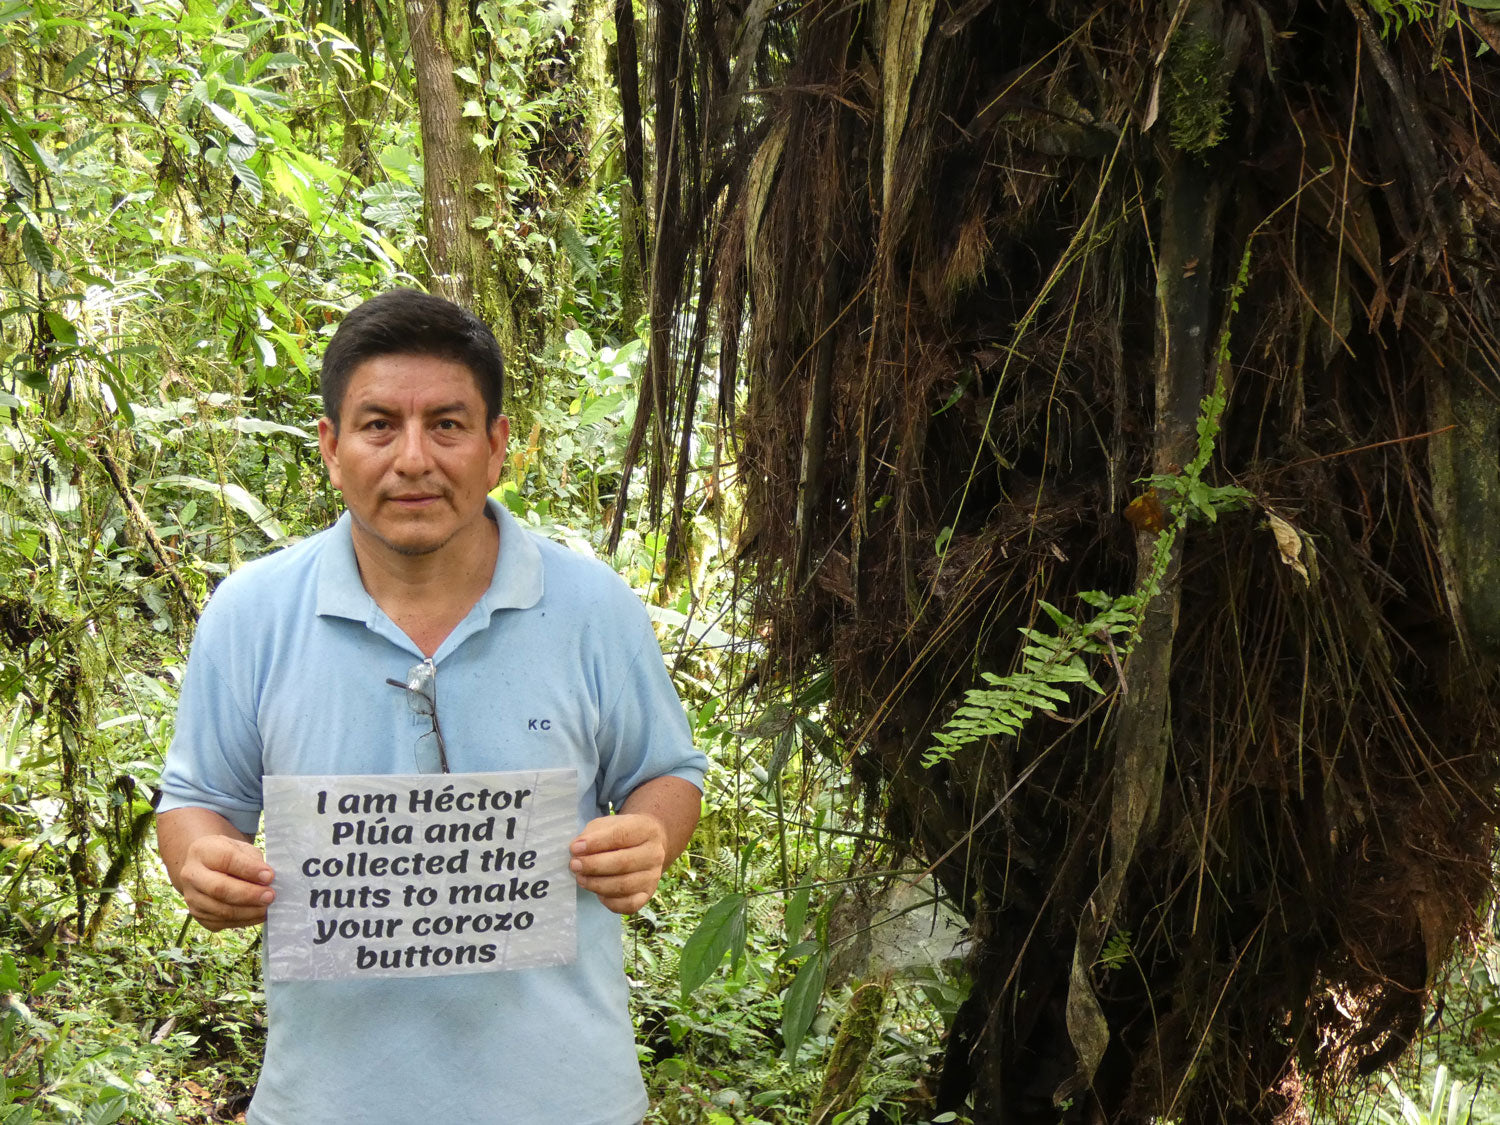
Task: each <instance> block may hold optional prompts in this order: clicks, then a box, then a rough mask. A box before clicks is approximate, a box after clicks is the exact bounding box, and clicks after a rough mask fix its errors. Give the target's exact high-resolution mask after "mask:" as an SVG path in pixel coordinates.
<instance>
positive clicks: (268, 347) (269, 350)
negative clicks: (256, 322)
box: [255, 334, 276, 367]
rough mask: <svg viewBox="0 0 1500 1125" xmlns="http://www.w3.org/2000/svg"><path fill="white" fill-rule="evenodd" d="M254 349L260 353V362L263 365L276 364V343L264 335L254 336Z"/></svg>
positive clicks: (271, 365)
mask: <svg viewBox="0 0 1500 1125" xmlns="http://www.w3.org/2000/svg"><path fill="white" fill-rule="evenodd" d="M255 349H256V351H258V352H259V353H260V362H261V365H262V366H264V367H275V366H276V345H275V344H273V343H271V341H270V340H267V339H266V338H265V337H264V336H261V335H259V334H257V335H256V336H255Z"/></svg>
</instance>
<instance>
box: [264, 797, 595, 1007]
mask: <svg viewBox="0 0 1500 1125" xmlns="http://www.w3.org/2000/svg"><path fill="white" fill-rule="evenodd" d="M264 793H265V837H266V862H267V863H269V864H270V865H271V867H272V869H273V870H274V871H275V872H276V879H275V883H274V886H275V888H276V901H275V902H273V903H272V904H271V908H270V911H269V915H268V917H267V919H266V956H267V967H268V972H269V974H270V978H271V979H272V980H327V979H332V978H339V977H355V978H365V979H367V978H372V977H421V976H445V975H448V974H452V973H491V972H496V971H498V970H500V969H522V968H534V967H536V966H541V965H565V964H568V963H569V962H571V961H573V960H574V959H575V958H576V957H577V954H578V943H577V931H576V913H577V883H576V882H574V880H573V875H572V873H571V872H570V871H569V870H568V860H569V854H568V845H569V844H570V843H571V842H572V841H573V839H574V838H575V837H576V836H577V835H578V780H577V771H575V770H541V771H526V772H515V773H454V774H433V773H419V774H378V775H367V774H350V775H340V776H330V777H283V776H270V777H266V778H265V779H264Z"/></svg>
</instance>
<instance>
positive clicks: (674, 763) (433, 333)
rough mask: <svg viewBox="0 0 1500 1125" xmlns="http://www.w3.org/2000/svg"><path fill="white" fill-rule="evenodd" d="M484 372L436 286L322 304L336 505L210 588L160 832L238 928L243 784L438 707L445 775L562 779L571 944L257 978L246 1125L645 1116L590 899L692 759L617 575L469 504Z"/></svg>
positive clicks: (488, 458) (667, 800) (329, 760)
mask: <svg viewBox="0 0 1500 1125" xmlns="http://www.w3.org/2000/svg"><path fill="white" fill-rule="evenodd" d="M502 380H503V368H502V363H501V357H500V350H499V347H498V346H497V344H496V343H495V339H494V337H493V335H492V334H491V333H490V331H489V330H488V329H487V328H486V327H485V326H484V325H483V324H482V323H481V322H480V321H479V320H478V319H476V318H475V317H473V316H472V315H470V314H469V313H467V312H464V311H463V310H461V309H459V308H458V307H457V306H455V305H452V304H450V303H449V302H447V301H443V300H440V299H438V298H435V297H430V296H427V295H425V294H421V293H416V292H412V291H407V290H398V291H395V292H391V293H387V294H384V295H383V296H380V297H376V298H374V299H373V300H370V301H367V302H366V303H365V304H363V305H361V306H360V307H359V308H357V309H355V310H354V311H353V312H352V313H350V314H349V315H348V316H347V317H346V318H345V320H344V322H343V323H342V324H341V326H340V327H339V330H338V332H337V333H336V334H335V336H334V338H333V340H332V342H331V343H330V344H329V347H328V350H327V353H326V355H325V357H324V361H323V371H322V391H323V403H324V410H325V411H326V414H327V416H326V417H324V418H323V419H322V420H321V421H320V422H319V423H318V442H319V447H320V449H321V452H322V455H323V460H324V463H325V464H326V465H327V467H328V473H329V477H330V479H331V481H332V483H333V485H334V487H335V488H337V489H339V490H340V491H341V492H342V493H343V497H344V504H345V507H346V509H347V511H346V512H345V514H344V515H343V517H342V518H340V520H339V521H338V523H337V524H335V525H334V527H333V528H331V529H329V530H328V531H325V532H323V533H321V534H319V535H315V536H312V537H311V538H309V539H307V540H305V541H304V542H302V543H299V544H297V545H296V546H293V547H290V548H288V549H286V550H284V551H281V552H278V553H277V554H275V555H272V556H270V557H269V558H266V559H263V560H259V561H257V562H255V563H252V564H250V565H249V566H247V567H245V568H244V569H242V570H240V571H239V572H238V573H236V574H234V575H232V576H231V577H230V578H228V579H226V580H225V581H224V582H223V583H222V584H221V585H220V586H219V588H218V590H217V591H216V592H215V594H214V597H213V598H212V600H211V601H210V602H209V604H208V606H207V608H206V609H205V611H204V614H203V617H202V620H201V622H200V623H199V626H198V632H197V635H196V637H195V638H194V641H193V649H192V655H191V657H190V658H189V661H188V669H187V674H186V677H185V679H184V681H183V687H182V697H181V702H180V705H179V710H178V718H177V732H176V737H175V738H174V740H173V743H172V748H171V750H170V752H169V754H168V758H167V765H166V768H165V769H164V771H163V774H162V793H163V796H162V800H161V804H160V806H159V819H158V837H159V841H160V847H161V853H162V858H163V859H164V860H165V862H166V865H167V870H168V872H169V873H170V875H171V877H172V882H173V884H174V885H175V886H176V887H177V888H178V889H179V890H180V891H181V892H182V895H183V897H184V899H185V900H186V902H187V905H188V909H189V910H190V912H191V913H192V915H193V917H195V918H197V919H198V920H199V921H200V922H201V923H202V924H203V925H204V926H206V927H208V928H209V929H212V930H217V929H221V928H224V927H227V926H253V925H258V924H259V923H261V922H262V921H263V920H264V919H265V916H266V907H267V905H268V904H269V903H270V902H271V901H272V899H273V898H274V897H275V893H276V891H275V875H274V872H273V871H272V870H271V869H270V867H269V866H268V865H267V864H266V862H265V860H264V857H263V856H262V854H261V852H260V851H259V850H258V849H257V848H256V847H255V846H254V845H253V844H252V843H251V841H252V839H253V837H254V834H255V831H256V829H257V827H258V825H259V815H260V809H261V778H262V776H263V775H265V774H301V775H318V774H359V773H366V774H370V773H413V772H417V771H418V770H419V769H423V768H437V767H435V766H433V765H431V764H430V762H424V746H426V745H428V744H430V743H431V741H432V739H431V737H430V732H431V731H433V730H434V729H437V727H438V723H437V721H436V720H437V717H438V716H440V718H441V725H440V729H441V734H442V738H441V740H440V741H441V743H442V748H443V750H444V752H445V754H446V758H447V760H448V761H447V765H448V766H450V767H451V769H452V771H453V772H455V773H458V772H472V771H490V770H522V769H524V770H532V769H548V768H558V767H573V768H576V769H577V771H578V787H579V792H578V808H579V824H580V825H581V831H580V833H579V835H578V837H577V839H576V840H574V841H573V843H572V846H571V851H572V858H571V860H570V864H571V867H572V869H573V871H574V875H575V878H576V879H577V881H578V891H577V894H578V920H577V931H578V960H577V961H576V963H574V964H572V965H568V966H563V967H558V968H545V969H523V970H515V971H509V972H498V973H483V974H473V975H460V976H429V977H421V978H395V979H380V980H369V981H355V980H319V981H271V982H269V983H268V986H267V1008H268V1016H269V1034H268V1039H267V1044H266V1057H265V1061H264V1065H263V1068H262V1073H261V1079H260V1083H259V1085H258V1087H257V1089H256V1093H255V1097H254V1100H253V1102H252V1104H251V1107H250V1112H249V1116H248V1120H249V1121H250V1122H251V1123H252V1125H336V1123H344V1122H347V1123H349V1125H354V1123H359V1125H379V1123H382V1122H411V1121H418V1120H422V1121H427V1122H431V1123H433V1125H459V1123H462V1125H472V1123H485V1122H493V1123H496V1125H502V1123H503V1125H543V1123H546V1125H627V1123H631V1125H633V1123H635V1122H638V1121H639V1120H640V1119H641V1117H642V1115H643V1114H644V1113H645V1110H646V1097H645V1090H644V1087H643V1085H642V1083H641V1078H640V1072H639V1068H638V1066H637V1063H636V1055H635V1045H634V1040H633V1034H632V1029H631V1025H630V1019H629V1014H628V1012H627V1011H626V982H625V978H624V972H623V969H622V960H623V958H622V954H621V940H620V924H619V919H618V917H616V915H618V914H628V913H631V912H633V911H636V910H639V909H640V908H641V907H642V906H643V905H644V904H645V903H646V901H647V900H648V899H649V898H650V897H651V895H652V893H653V892H654V891H655V889H656V885H657V881H658V879H659V878H660V877H661V873H662V870H663V868H664V867H666V865H668V864H669V863H671V862H672V860H673V859H674V858H676V856H677V855H678V854H679V853H680V852H681V851H682V850H683V848H684V847H686V845H687V841H688V838H689V836H690V835H691V834H692V830H693V828H694V826H695V825H696V823H697V819H698V811H699V802H700V785H701V780H702V775H703V770H704V768H705V767H706V764H707V763H706V761H705V759H704V758H703V756H702V755H701V754H699V753H698V752H697V751H696V750H694V748H693V745H692V739H691V736H690V733H689V730H688V726H687V722H686V719H685V717H684V715H683V712H682V707H681V705H680V704H679V703H678V701H677V698H676V696H675V694H674V693H673V690H672V687H671V683H670V681H669V679H668V677H667V675H666V671H665V669H664V667H663V664H662V660H661V655H660V650H659V648H658V647H657V644H656V641H655V637H654V635H653V634H652V631H651V628H650V623H649V620H648V619H647V617H646V614H645V611H644V609H643V608H642V607H641V605H640V603H639V602H638V601H637V600H636V599H635V597H634V596H633V595H632V594H631V593H630V591H629V589H628V588H627V587H626V586H625V585H624V584H623V583H622V582H620V580H619V579H618V578H617V577H616V576H615V575H614V574H613V572H612V571H610V570H609V569H608V568H607V567H605V566H603V565H602V564H600V563H598V562H595V561H593V560H590V559H585V558H582V557H580V556H577V555H574V554H571V553H570V552H568V551H566V550H564V549H562V548H560V547H558V546H556V545H555V544H552V543H550V542H548V541H546V540H544V539H541V538H539V537H537V536H534V535H532V534H530V533H529V532H527V531H525V530H524V529H522V528H521V527H520V525H518V524H517V523H516V522H515V521H514V520H513V519H512V518H511V517H510V516H509V515H508V514H507V513H506V511H505V509H504V508H503V507H501V506H500V505H498V504H496V503H495V502H493V501H492V500H490V499H489V498H488V496H487V493H488V492H489V490H490V489H491V488H493V487H494V485H495V483H496V481H497V480H498V479H499V475H500V470H501V468H502V466H503V465H504V462H505V446H506V439H507V437H508V432H509V431H508V427H509V423H508V421H507V419H506V418H505V417H504V416H503V415H502V414H501V413H500V403H501V391H502ZM418 683H420V684H421V685H425V686H423V688H422V690H423V692H425V696H424V703H430V705H431V706H430V707H427V706H424V707H418V708H413V707H411V706H408V696H409V695H410V694H411V693H412V689H411V688H408V687H403V686H402V685H407V684H418ZM392 684H394V685H395V686H392ZM439 690H440V694H439ZM610 807H613V808H614V810H615V815H604V814H605V813H606V811H607V810H608V809H609V808H610ZM611 912H614V913H611ZM273 937H274V935H273Z"/></svg>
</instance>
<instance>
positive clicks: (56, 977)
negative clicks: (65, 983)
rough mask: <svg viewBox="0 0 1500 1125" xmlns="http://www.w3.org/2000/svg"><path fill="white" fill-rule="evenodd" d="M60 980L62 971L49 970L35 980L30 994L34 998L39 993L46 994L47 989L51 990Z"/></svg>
mask: <svg viewBox="0 0 1500 1125" xmlns="http://www.w3.org/2000/svg"><path fill="white" fill-rule="evenodd" d="M60 980H62V970H61V969H51V970H49V971H47V972H45V973H43V974H42V975H41V976H39V977H37V978H36V983H35V984H33V985H32V986H31V994H32V995H33V996H36V995H38V994H40V993H43V992H46V991H47V989H49V988H51V987H52V986H53V985H54V984H56V983H57V982H58V981H60Z"/></svg>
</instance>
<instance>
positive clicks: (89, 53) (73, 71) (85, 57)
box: [63, 43, 99, 83]
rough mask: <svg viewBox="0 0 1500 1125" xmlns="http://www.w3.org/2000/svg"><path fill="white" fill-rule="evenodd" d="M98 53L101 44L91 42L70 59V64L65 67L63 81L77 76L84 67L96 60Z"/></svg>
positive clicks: (69, 80) (66, 81)
mask: <svg viewBox="0 0 1500 1125" xmlns="http://www.w3.org/2000/svg"><path fill="white" fill-rule="evenodd" d="M98 53H99V44H97V43H91V44H89V45H88V46H87V47H85V48H84V49H83V50H81V51H79V52H78V53H77V54H76V55H74V56H73V57H72V58H71V59H69V60H68V65H67V66H65V67H63V82H64V83H68V82H71V81H73V79H75V78H77V77H78V75H79V74H80V73H81V72H82V71H83V68H84V67H86V66H88V65H89V63H91V62H93V61H94V56H95V55H97V54H98Z"/></svg>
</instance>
